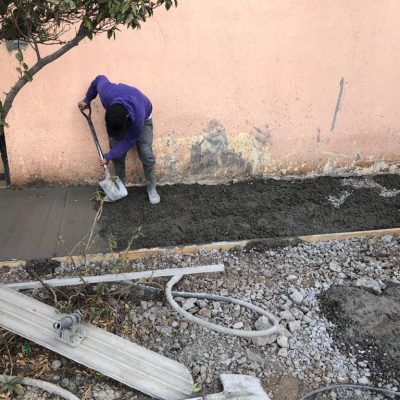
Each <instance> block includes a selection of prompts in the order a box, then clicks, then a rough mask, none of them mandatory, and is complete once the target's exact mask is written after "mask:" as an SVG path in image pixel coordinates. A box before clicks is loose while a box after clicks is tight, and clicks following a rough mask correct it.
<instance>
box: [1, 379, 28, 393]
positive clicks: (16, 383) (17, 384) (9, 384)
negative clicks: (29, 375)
mask: <svg viewBox="0 0 400 400" xmlns="http://www.w3.org/2000/svg"><path fill="white" fill-rule="evenodd" d="M3 376H4V378H5V380H4V382H3V384H2V385H3V387H4V390H5V391H6V392H7V393H8V394H9V395H10V396H11V397H13V396H14V395H22V394H24V388H23V387H22V385H21V382H22V379H23V378H22V377H20V376H16V377H13V378H10V377H6V376H5V375H3Z"/></svg>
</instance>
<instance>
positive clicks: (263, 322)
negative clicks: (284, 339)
mask: <svg viewBox="0 0 400 400" xmlns="http://www.w3.org/2000/svg"><path fill="white" fill-rule="evenodd" d="M254 326H255V328H256V329H257V330H258V331H263V330H266V329H269V328H271V327H272V324H271V322H270V321H269V319H268V318H267V317H265V316H264V315H263V316H261V317H260V318H258V320H257V321H256V323H255V324H254ZM277 337H278V334H277V333H274V334H272V335H270V336H261V337H255V338H252V339H251V341H252V343H253V344H255V345H256V346H265V345H267V344H272V343H274V342H275V341H276V338H277Z"/></svg>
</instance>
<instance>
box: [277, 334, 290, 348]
mask: <svg viewBox="0 0 400 400" xmlns="http://www.w3.org/2000/svg"><path fill="white" fill-rule="evenodd" d="M276 342H277V343H278V346H279V347H282V348H284V349H288V348H289V338H288V337H287V336H278V339H277V340H276Z"/></svg>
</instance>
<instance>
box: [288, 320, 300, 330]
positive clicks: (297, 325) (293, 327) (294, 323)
mask: <svg viewBox="0 0 400 400" xmlns="http://www.w3.org/2000/svg"><path fill="white" fill-rule="evenodd" d="M300 327H301V321H291V322H289V331H290V332H295V331H297V330H299V329H300Z"/></svg>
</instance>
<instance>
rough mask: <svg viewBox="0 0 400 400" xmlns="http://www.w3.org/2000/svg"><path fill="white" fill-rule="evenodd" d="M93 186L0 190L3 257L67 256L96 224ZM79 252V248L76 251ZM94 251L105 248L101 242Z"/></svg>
mask: <svg viewBox="0 0 400 400" xmlns="http://www.w3.org/2000/svg"><path fill="white" fill-rule="evenodd" d="M94 192H95V188H93V187H70V188H35V189H22V190H10V189H6V190H1V191H0V260H11V259H24V260H29V259H37V258H50V257H55V256H62V255H64V256H65V255H67V254H68V251H67V249H65V248H61V247H60V246H59V243H58V242H59V241H58V238H59V237H60V236H62V237H63V238H64V240H65V243H66V244H67V246H66V247H67V248H72V247H73V246H74V245H75V244H76V243H77V242H78V241H79V240H80V239H81V238H82V237H83V236H85V235H86V233H87V232H89V231H90V228H91V226H92V224H93V221H94V218H95V215H96V210H95V208H94V204H93V202H91V201H90V198H91V197H92V194H93V193H94ZM77 251H78V250H77ZM92 251H99V252H100V251H104V248H101V244H100V243H98V245H97V246H96V245H95V246H93V248H92Z"/></svg>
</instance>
